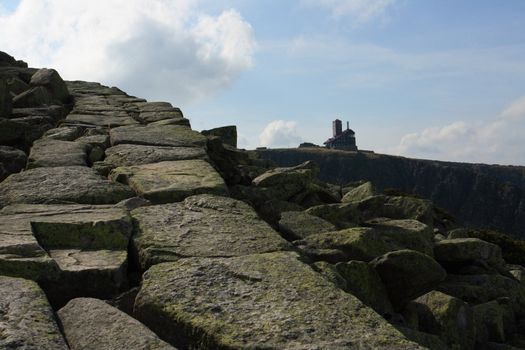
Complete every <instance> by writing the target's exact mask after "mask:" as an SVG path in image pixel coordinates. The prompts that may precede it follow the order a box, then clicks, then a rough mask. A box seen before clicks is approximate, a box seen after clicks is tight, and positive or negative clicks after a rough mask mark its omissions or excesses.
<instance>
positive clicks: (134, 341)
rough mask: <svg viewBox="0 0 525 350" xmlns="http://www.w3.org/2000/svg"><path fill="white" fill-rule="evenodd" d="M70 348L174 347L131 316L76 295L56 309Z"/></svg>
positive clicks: (159, 349) (158, 349)
mask: <svg viewBox="0 0 525 350" xmlns="http://www.w3.org/2000/svg"><path fill="white" fill-rule="evenodd" d="M58 315H59V317H60V322H61V324H62V327H63V328H64V333H65V335H66V339H67V342H68V344H69V346H70V349H71V350H76V349H137V350H138V349H149V350H173V349H175V348H174V347H172V346H171V345H169V344H167V343H165V342H164V341H162V340H160V339H159V338H158V337H157V336H156V335H155V333H153V332H152V331H150V330H149V329H148V328H147V327H146V326H144V325H143V324H141V323H140V322H139V321H137V320H135V319H134V318H132V317H130V316H128V315H126V314H125V313H123V312H122V311H119V310H118V309H116V308H114V307H112V306H110V305H108V304H106V303H105V302H103V301H102V300H98V299H91V298H78V299H73V300H71V301H70V302H69V303H68V304H67V305H66V306H64V307H63V308H62V309H60V311H59V312H58Z"/></svg>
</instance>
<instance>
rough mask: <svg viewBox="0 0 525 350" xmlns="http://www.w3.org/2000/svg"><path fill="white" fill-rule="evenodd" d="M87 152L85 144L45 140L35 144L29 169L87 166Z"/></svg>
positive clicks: (30, 154) (30, 156)
mask: <svg viewBox="0 0 525 350" xmlns="http://www.w3.org/2000/svg"><path fill="white" fill-rule="evenodd" d="M87 152H88V147H87V146H86V145H85V144H81V143H77V142H71V141H61V140H53V139H50V138H44V139H41V140H38V141H35V143H34V144H33V147H32V148H31V153H29V159H28V164H27V168H28V169H32V168H41V167H60V166H75V165H78V166H87Z"/></svg>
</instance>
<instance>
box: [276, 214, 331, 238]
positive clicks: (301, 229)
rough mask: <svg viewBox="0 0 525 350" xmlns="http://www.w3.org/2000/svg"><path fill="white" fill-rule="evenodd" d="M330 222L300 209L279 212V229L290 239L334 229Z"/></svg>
mask: <svg viewBox="0 0 525 350" xmlns="http://www.w3.org/2000/svg"><path fill="white" fill-rule="evenodd" d="M336 230H337V228H336V227H335V226H334V225H333V224H331V223H330V222H328V221H326V220H323V219H321V218H319V217H317V216H313V215H310V214H307V213H305V212H302V211H285V212H284V213H281V219H280V220H279V231H281V232H282V233H283V234H285V235H287V237H290V238H291V239H301V238H304V237H307V236H310V235H313V234H318V233H323V232H330V231H336Z"/></svg>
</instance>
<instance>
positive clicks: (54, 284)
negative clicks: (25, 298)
mask: <svg viewBox="0 0 525 350" xmlns="http://www.w3.org/2000/svg"><path fill="white" fill-rule="evenodd" d="M49 256H50V257H51V258H52V259H53V260H54V261H55V262H56V263H57V264H58V267H59V269H60V278H59V280H57V281H43V282H42V283H41V284H42V286H43V288H44V290H45V291H46V294H47V295H48V298H49V301H50V302H51V304H52V305H53V307H54V308H59V307H62V306H63V305H64V304H65V303H66V302H67V301H69V300H71V299H73V298H77V297H84V296H85V297H95V298H101V299H107V298H112V297H114V296H115V295H118V294H119V293H121V292H122V291H123V290H125V289H126V288H127V287H128V277H127V266H128V259H127V258H128V253H127V251H126V250H107V249H98V250H81V249H53V250H50V251H49Z"/></svg>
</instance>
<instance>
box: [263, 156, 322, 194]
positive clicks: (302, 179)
mask: <svg viewBox="0 0 525 350" xmlns="http://www.w3.org/2000/svg"><path fill="white" fill-rule="evenodd" d="M318 175H319V167H318V166H317V165H316V164H315V163H313V162H311V161H308V162H305V163H303V164H299V165H297V166H294V167H290V168H275V169H272V170H268V171H267V172H265V173H264V174H262V175H260V176H258V177H257V178H255V179H254V180H253V184H254V185H255V186H258V187H271V186H279V187H285V186H291V185H295V187H297V186H298V187H300V188H303V187H305V186H306V185H307V184H308V183H309V182H312V181H314V180H316V179H317V176H318ZM292 194H293V193H292Z"/></svg>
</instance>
